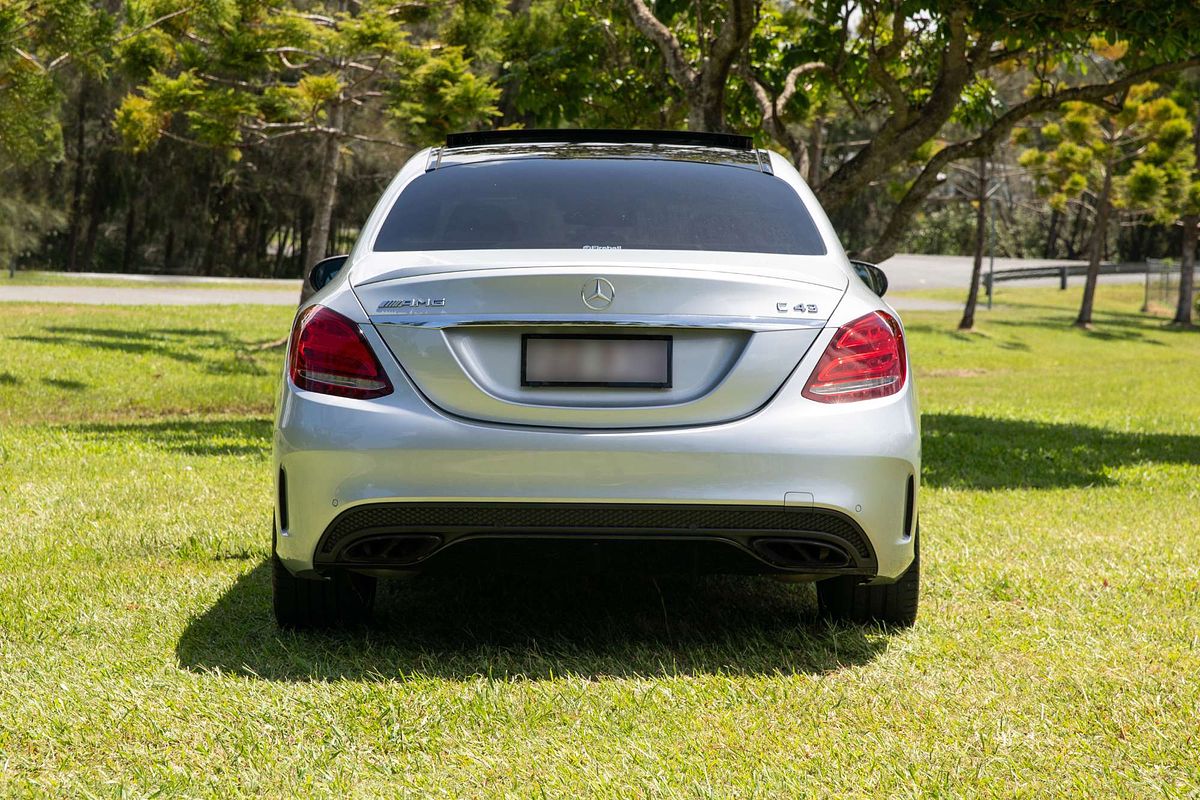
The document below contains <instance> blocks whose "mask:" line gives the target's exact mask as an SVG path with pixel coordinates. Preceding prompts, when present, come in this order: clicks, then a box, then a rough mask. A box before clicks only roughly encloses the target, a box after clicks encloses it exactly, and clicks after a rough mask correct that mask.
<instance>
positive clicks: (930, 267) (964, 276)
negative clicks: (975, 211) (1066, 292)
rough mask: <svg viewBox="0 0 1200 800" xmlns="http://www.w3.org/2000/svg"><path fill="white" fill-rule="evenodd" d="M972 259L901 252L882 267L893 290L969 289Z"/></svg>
mask: <svg viewBox="0 0 1200 800" xmlns="http://www.w3.org/2000/svg"><path fill="white" fill-rule="evenodd" d="M971 260H972V259H971V257H970V256H927V255H909V254H906V253H901V254H899V255H894V256H892V257H891V258H889V259H888V260H887V261H884V262H883V263H882V264H880V265H879V266H880V267H882V268H883V271H884V272H886V273H887V276H888V285H889V286H890V287H891V289H892V290H893V291H897V292H909V291H914V290H919V289H962V290H963V292H966V290H967V284H968V282H969V281H970V280H971ZM1082 266H1087V262H1086V261H1068V260H1066V259H1052V258H997V259H996V264H995V268H996V270H997V271H1000V270H1002V269H1022V268H1033V267H1082ZM987 270H988V259H987V258H984V260H983V271H984V273H986V272H987ZM1083 280H1084V278H1083V276H1082V275H1072V276H1071V277H1069V278H1067V285H1069V286H1082V285H1083ZM1100 280H1102V281H1104V282H1105V283H1141V282H1142V281H1143V280H1145V278H1144V277H1143V276H1142V275H1101V276H1100ZM1004 286H1058V278H1026V279H1024V280H1019V281H1005V282H1003V283H997V284H996V288H997V291H999V290H1000V288H1001V287H1004Z"/></svg>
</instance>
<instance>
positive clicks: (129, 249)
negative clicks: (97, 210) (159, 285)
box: [121, 197, 137, 272]
mask: <svg viewBox="0 0 1200 800" xmlns="http://www.w3.org/2000/svg"><path fill="white" fill-rule="evenodd" d="M136 199H137V198H136V197H130V198H129V207H128V208H127V209H125V247H124V250H123V251H122V252H121V272H129V271H130V269H131V268H132V266H133V251H134V248H135V247H136V246H137V243H136V242H135V241H134V238H133V237H134V234H135V233H136V232H137V203H136V202H135V201H136Z"/></svg>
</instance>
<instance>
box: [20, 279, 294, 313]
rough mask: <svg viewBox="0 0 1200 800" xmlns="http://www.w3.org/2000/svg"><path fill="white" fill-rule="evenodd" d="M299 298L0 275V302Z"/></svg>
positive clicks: (286, 301)
mask: <svg viewBox="0 0 1200 800" xmlns="http://www.w3.org/2000/svg"><path fill="white" fill-rule="evenodd" d="M299 299H300V288H299V285H297V287H296V288H295V289H286V290H281V289H195V288H182V287H181V288H179V289H176V288H174V287H168V288H161V289H159V288H155V289H150V288H146V287H141V286H130V287H129V288H125V287H123V286H120V287H118V286H61V285H60V286H6V285H5V279H4V278H2V277H0V302H3V301H6V300H8V301H17V302H25V303H86V304H89V305H118V306H201V305H212V304H218V305H240V304H251V305H270V306H294V305H296V301H297V300H299Z"/></svg>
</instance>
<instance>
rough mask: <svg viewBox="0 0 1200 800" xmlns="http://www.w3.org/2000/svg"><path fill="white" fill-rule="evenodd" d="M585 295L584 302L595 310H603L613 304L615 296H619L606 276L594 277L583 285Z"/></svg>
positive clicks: (582, 295) (582, 293)
mask: <svg viewBox="0 0 1200 800" xmlns="http://www.w3.org/2000/svg"><path fill="white" fill-rule="evenodd" d="M580 296H581V297H583V304H584V305H585V306H587V307H588V308H590V309H592V310H593V311H603V310H604V309H606V308H608V307H609V306H611V305H612V301H613V298H614V297H616V296H617V291H616V289H614V288H613V285H612V284H611V283H609V282H608V281H607V280H605V279H604V278H592V279H591V280H590V281H588V282H587V283H585V284H584V285H583V291H582V292H580Z"/></svg>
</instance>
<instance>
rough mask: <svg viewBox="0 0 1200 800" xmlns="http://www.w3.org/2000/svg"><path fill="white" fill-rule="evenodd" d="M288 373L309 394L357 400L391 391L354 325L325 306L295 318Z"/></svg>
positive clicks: (379, 367) (314, 307) (304, 312)
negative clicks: (315, 393) (316, 393)
mask: <svg viewBox="0 0 1200 800" xmlns="http://www.w3.org/2000/svg"><path fill="white" fill-rule="evenodd" d="M288 373H289V374H290V375H291V378H292V383H294V384H296V386H297V387H298V388H300V389H307V390H308V391H310V392H321V393H322V394H333V395H337V396H338V397H355V398H358V399H361V400H366V399H370V398H372V397H383V396H384V395H385V394H391V392H392V383H391V381H389V380H388V378H387V375H385V374H384V372H383V367H382V366H381V365H380V364H379V359H377V358H376V357H375V354H374V353H373V352H371V348H370V346H369V345H368V344H367V340H366V339H364V338H363V335H362V333H361V332H360V331H359V330H358V325H356V324H355V323H353V322H351V321H350V320H348V319H346V318H345V317H343V316H342V315H341V314H339V313H337V312H336V311H334V310H332V309H329V308H326V307H325V306H310V307H309V308H306V309H304V311H303V312H302V313H301V314H300V316H298V317H297V318H296V324H295V325H294V326H293V327H292V344H291V352H290V355H289V357H288Z"/></svg>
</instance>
